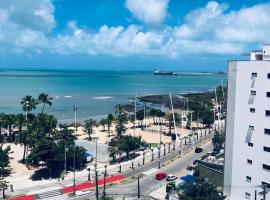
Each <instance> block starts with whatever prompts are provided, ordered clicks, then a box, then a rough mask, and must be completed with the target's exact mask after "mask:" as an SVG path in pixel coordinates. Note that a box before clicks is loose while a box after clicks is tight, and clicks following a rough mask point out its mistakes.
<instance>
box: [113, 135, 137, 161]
mask: <svg viewBox="0 0 270 200" xmlns="http://www.w3.org/2000/svg"><path fill="white" fill-rule="evenodd" d="M117 144H118V150H120V151H123V152H125V153H126V155H127V158H129V154H130V152H131V151H134V150H136V149H138V148H140V147H141V144H142V141H141V137H132V136H130V135H124V136H122V137H121V138H119V140H118V143H117Z"/></svg>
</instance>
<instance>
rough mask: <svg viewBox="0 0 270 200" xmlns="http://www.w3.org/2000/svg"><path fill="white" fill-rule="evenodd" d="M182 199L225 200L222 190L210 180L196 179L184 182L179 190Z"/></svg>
mask: <svg viewBox="0 0 270 200" xmlns="http://www.w3.org/2000/svg"><path fill="white" fill-rule="evenodd" d="M179 199H181V200H223V199H225V197H224V196H223V193H222V191H220V190H218V189H217V187H216V186H215V185H214V184H212V183H211V182H210V181H207V180H205V179H196V181H195V182H184V183H183V185H181V187H180V190H179Z"/></svg>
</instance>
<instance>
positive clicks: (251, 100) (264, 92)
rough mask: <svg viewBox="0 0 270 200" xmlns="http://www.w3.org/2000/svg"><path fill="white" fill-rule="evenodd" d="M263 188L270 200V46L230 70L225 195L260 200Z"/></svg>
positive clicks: (232, 199) (237, 199) (234, 63)
mask: <svg viewBox="0 0 270 200" xmlns="http://www.w3.org/2000/svg"><path fill="white" fill-rule="evenodd" d="M264 186H265V187H264ZM264 188H265V191H266V194H265V198H266V199H269V200H270V45H264V46H263V50H262V51H253V52H251V53H250V60H247V61H229V68H228V99H227V123H226V144H225V166H224V194H225V195H226V196H228V199H230V200H242V199H243V200H245V199H252V200H253V199H255V193H256V199H257V200H261V199H264V192H263V189H264Z"/></svg>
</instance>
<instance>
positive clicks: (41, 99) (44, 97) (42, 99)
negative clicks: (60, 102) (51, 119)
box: [37, 93, 53, 113]
mask: <svg viewBox="0 0 270 200" xmlns="http://www.w3.org/2000/svg"><path fill="white" fill-rule="evenodd" d="M52 100H53V98H52V97H50V96H49V95H48V94H45V93H41V94H40V95H39V96H38V99H37V103H38V104H40V103H41V104H42V110H41V113H43V112H44V109H45V105H46V104H47V105H49V106H51V105H52Z"/></svg>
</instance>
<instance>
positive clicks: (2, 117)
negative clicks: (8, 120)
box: [0, 113, 5, 142]
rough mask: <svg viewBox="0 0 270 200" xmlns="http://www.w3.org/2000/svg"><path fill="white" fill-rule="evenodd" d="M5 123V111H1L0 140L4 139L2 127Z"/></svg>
mask: <svg viewBox="0 0 270 200" xmlns="http://www.w3.org/2000/svg"><path fill="white" fill-rule="evenodd" d="M4 125H5V113H0V142H1V141H2V127H4Z"/></svg>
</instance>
